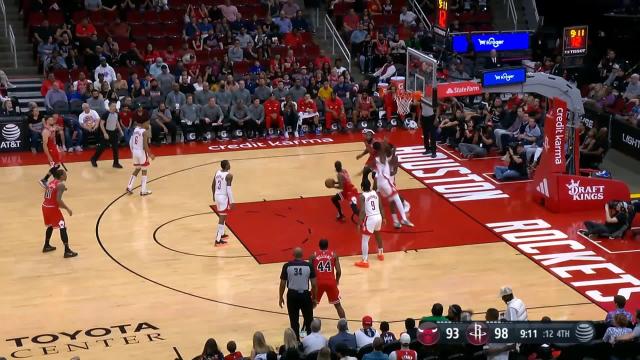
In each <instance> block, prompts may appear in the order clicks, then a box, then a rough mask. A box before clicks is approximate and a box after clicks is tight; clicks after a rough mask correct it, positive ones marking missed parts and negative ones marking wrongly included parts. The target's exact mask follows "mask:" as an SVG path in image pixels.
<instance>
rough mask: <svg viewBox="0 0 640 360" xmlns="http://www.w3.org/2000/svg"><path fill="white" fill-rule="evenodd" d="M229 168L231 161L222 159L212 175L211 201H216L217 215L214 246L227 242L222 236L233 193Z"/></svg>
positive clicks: (231, 204)
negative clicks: (218, 167) (218, 168)
mask: <svg viewBox="0 0 640 360" xmlns="http://www.w3.org/2000/svg"><path fill="white" fill-rule="evenodd" d="M229 170H231V163H229V160H222V161H221V162H220V170H218V171H216V175H215V176H214V177H213V183H211V191H213V201H215V203H216V210H217V212H218V217H219V220H218V232H217V233H216V243H215V246H218V245H224V244H226V243H227V242H226V241H225V240H223V237H225V236H224V224H225V221H226V220H227V214H228V213H229V210H231V208H232V206H233V193H232V192H231V182H232V181H233V175H232V174H231V173H230V172H229Z"/></svg>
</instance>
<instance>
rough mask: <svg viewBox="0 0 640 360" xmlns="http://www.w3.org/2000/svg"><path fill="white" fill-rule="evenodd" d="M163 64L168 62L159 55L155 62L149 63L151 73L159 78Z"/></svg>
mask: <svg viewBox="0 0 640 360" xmlns="http://www.w3.org/2000/svg"><path fill="white" fill-rule="evenodd" d="M163 65H166V64H165V63H164V62H163V61H162V58H161V57H157V58H156V59H155V62H154V63H153V64H151V65H149V74H151V76H153V77H154V78H157V77H158V76H160V74H162V66H163Z"/></svg>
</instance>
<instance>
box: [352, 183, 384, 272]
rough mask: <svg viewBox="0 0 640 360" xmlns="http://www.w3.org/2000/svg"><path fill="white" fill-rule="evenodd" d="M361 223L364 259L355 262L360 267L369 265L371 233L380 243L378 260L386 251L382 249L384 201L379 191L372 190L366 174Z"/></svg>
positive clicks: (363, 185) (361, 201)
mask: <svg viewBox="0 0 640 360" xmlns="http://www.w3.org/2000/svg"><path fill="white" fill-rule="evenodd" d="M358 206H359V208H360V224H361V230H362V260H361V261H358V262H356V263H355V265H356V266H358V267H363V268H368V267H369V239H370V238H371V234H373V235H374V236H375V238H376V244H377V245H378V260H380V261H382V260H384V251H383V249H382V237H381V236H380V229H381V228H382V223H383V222H384V211H383V209H382V201H381V200H380V196H378V193H377V192H375V191H373V190H371V182H370V181H369V177H368V176H366V177H365V178H363V180H362V194H360V199H359V204H358Z"/></svg>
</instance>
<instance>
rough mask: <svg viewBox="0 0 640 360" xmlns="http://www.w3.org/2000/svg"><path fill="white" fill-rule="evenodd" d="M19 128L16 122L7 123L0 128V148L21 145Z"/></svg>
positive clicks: (12, 147)
mask: <svg viewBox="0 0 640 360" xmlns="http://www.w3.org/2000/svg"><path fill="white" fill-rule="evenodd" d="M20 135H21V133H20V128H19V127H18V125H16V124H7V125H5V126H4V127H3V128H2V138H1V139H0V149H15V148H19V147H20V146H21V143H22V140H20Z"/></svg>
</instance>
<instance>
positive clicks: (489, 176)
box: [482, 173, 533, 185]
mask: <svg viewBox="0 0 640 360" xmlns="http://www.w3.org/2000/svg"><path fill="white" fill-rule="evenodd" d="M491 175H493V173H483V174H482V176H484V177H486V178H487V179H489V181H491V182H493V183H494V184H496V185H504V184H517V183H526V182H532V181H533V179H529V180H513V181H512V180H509V181H502V182H500V181H498V180H496V178H494V177H493V176H491Z"/></svg>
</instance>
